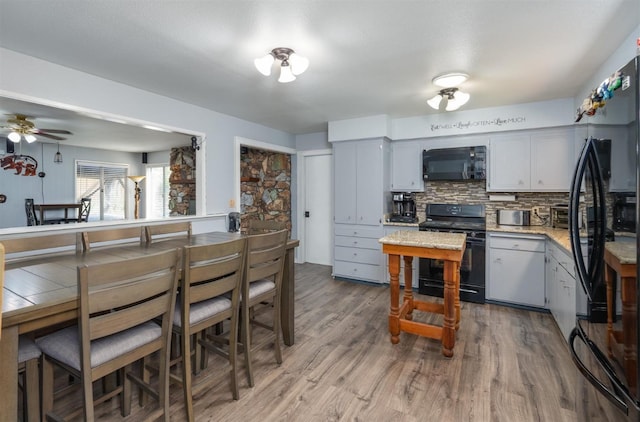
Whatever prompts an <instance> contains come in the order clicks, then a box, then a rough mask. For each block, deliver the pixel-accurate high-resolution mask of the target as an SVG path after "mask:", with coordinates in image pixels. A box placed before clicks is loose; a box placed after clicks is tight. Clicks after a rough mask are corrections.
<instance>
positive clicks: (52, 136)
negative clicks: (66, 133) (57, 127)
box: [36, 132, 67, 141]
mask: <svg viewBox="0 0 640 422" xmlns="http://www.w3.org/2000/svg"><path fill="white" fill-rule="evenodd" d="M36 134H37V135H38V136H44V137H45V138H49V139H54V140H56V141H64V140H65V139H67V138H63V137H61V136H56V135H50V134H48V133H42V132H36Z"/></svg>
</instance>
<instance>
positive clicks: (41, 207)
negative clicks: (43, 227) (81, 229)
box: [34, 203, 82, 224]
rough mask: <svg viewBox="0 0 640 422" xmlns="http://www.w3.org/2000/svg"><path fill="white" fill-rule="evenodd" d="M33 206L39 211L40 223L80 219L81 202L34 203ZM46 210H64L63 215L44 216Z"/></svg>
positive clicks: (68, 221)
mask: <svg viewBox="0 0 640 422" xmlns="http://www.w3.org/2000/svg"><path fill="white" fill-rule="evenodd" d="M34 208H35V209H36V210H37V211H38V212H39V213H40V224H52V223H71V222H77V221H78V220H79V219H80V208H82V204H81V203H70V204H35V205H34ZM69 210H71V217H69ZM46 211H60V212H62V211H64V217H59V216H58V217H56V218H50V219H46V218H45V215H46V214H45V212H46Z"/></svg>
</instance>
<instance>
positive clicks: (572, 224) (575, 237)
mask: <svg viewBox="0 0 640 422" xmlns="http://www.w3.org/2000/svg"><path fill="white" fill-rule="evenodd" d="M592 146H593V144H592V140H591V139H588V140H587V141H586V143H585V145H584V147H583V148H582V152H581V153H580V158H579V159H578V163H577V165H576V168H575V171H574V174H573V179H572V182H571V190H570V192H569V240H570V241H571V253H572V254H573V261H574V262H575V264H576V272H577V275H578V277H577V278H578V280H580V284H581V285H582V289H583V290H584V292H585V294H586V295H587V299H588V300H589V301H591V300H592V297H591V294H592V292H591V288H590V286H589V285H588V283H587V279H588V274H587V268H586V266H585V264H584V259H583V258H582V248H581V246H580V227H578V221H579V218H578V215H579V213H580V188H581V186H582V178H583V177H584V175H585V171H586V168H587V162H588V158H589V151H590V150H591V148H592Z"/></svg>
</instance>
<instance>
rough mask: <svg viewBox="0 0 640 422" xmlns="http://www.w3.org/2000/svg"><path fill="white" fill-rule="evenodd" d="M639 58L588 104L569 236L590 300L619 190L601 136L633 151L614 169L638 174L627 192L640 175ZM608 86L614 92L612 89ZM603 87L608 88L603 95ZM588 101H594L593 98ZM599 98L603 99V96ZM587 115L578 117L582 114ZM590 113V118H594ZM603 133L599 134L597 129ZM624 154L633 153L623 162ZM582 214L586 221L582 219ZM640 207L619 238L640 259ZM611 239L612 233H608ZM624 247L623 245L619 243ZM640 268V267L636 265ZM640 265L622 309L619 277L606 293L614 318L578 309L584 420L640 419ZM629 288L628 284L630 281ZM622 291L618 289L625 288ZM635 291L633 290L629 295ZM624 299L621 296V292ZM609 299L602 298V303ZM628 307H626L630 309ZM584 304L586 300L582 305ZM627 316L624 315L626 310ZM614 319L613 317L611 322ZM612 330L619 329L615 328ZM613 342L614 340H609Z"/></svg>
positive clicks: (576, 348) (573, 342) (595, 294)
mask: <svg viewBox="0 0 640 422" xmlns="http://www.w3.org/2000/svg"><path fill="white" fill-rule="evenodd" d="M638 64H639V57H635V58H634V59H633V60H632V61H630V62H629V63H628V64H627V65H625V66H623V67H622V68H621V69H619V70H618V71H616V72H614V73H613V74H612V75H611V77H610V78H607V80H605V81H603V83H602V85H601V86H599V87H597V88H596V89H594V95H593V96H592V97H593V98H591V99H588V100H589V101H591V100H593V101H594V104H592V105H590V106H589V107H587V108H586V109H584V110H582V111H583V112H585V111H586V114H587V115H588V116H591V117H587V127H588V129H587V133H588V134H589V135H592V136H588V137H587V139H586V140H585V143H584V147H583V149H582V153H581V156H580V158H579V160H578V162H577V165H576V168H575V172H574V177H573V182H572V187H571V193H570V197H569V201H570V204H569V213H570V220H569V221H570V228H569V231H570V237H571V248H572V254H573V259H574V261H575V262H574V263H575V268H576V289H582V290H583V292H584V295H578V294H577V295H576V296H577V297H581V296H582V297H583V298H584V299H583V300H585V301H587V302H588V303H592V302H594V303H598V301H599V300H601V299H602V295H603V292H604V294H605V298H606V294H607V293H606V292H607V288H606V283H605V278H604V271H605V262H604V256H605V249H607V248H610V247H611V246H612V245H607V244H606V243H605V241H606V240H607V239H606V238H607V237H608V236H607V235H608V234H610V233H611V228H612V224H611V223H612V221H611V220H612V218H611V215H612V209H613V207H614V202H615V201H614V199H613V198H614V195H613V194H612V193H611V192H610V189H609V185H608V180H607V178H606V176H607V175H606V171H603V169H606V168H607V166H606V165H604V166H603V164H604V163H601V160H602V159H603V157H602V154H599V153H598V152H599V151H598V150H599V148H598V144H599V142H600V141H601V139H607V140H611V144H612V145H613V146H614V147H618V146H619V145H620V144H616V142H618V143H623V144H624V145H625V147H624V148H626V149H625V150H624V151H626V152H627V153H626V154H622V155H620V154H618V156H617V157H618V158H617V160H618V161H619V162H616V161H615V160H612V162H611V163H610V164H611V169H612V170H614V169H615V166H616V165H622V164H626V165H627V167H628V168H629V174H630V175H631V176H630V177H631V178H632V180H630V182H629V184H628V192H625V194H626V195H627V196H628V197H633V198H635V197H637V193H638V186H639V181H640V167H639V163H640V143H639V140H638V134H639V133H640V89H639V84H638V82H639V80H638ZM607 88H609V91H608V92H605V91H606V90H607ZM603 93H604V94H603ZM585 101H587V100H585ZM589 101H587V102H589ZM596 101H597V103H596ZM580 116H581V115H579V118H578V120H580ZM589 119H591V121H589ZM593 135H596V136H593ZM621 160H630V161H629V162H627V163H622V161H621ZM579 216H581V217H584V218H582V221H583V225H582V227H580V226H579V225H578V222H579V221H580V219H579V218H578V217H579ZM639 216H640V209H639V208H638V204H637V201H636V202H635V218H634V221H633V223H634V224H633V226H632V227H633V229H628V232H627V233H620V235H617V236H616V237H615V241H616V242H622V241H626V242H630V244H629V245H626V247H630V248H631V249H628V248H627V250H629V251H630V253H631V254H632V256H633V257H634V258H635V261H636V262H637V261H638V250H639V249H640V238H639V237H638V227H637V224H635V222H637V221H638V217H639ZM609 240H610V239H609ZM619 246H622V245H619ZM636 267H637V266H636ZM638 275H639V274H638V271H637V269H636V272H635V283H633V285H634V286H635V287H636V288H635V289H634V290H635V292H636V293H635V295H627V296H625V298H626V302H625V303H626V305H624V306H622V307H620V308H616V306H615V303H616V299H615V298H616V296H617V295H616V293H615V292H616V290H617V291H620V290H621V286H620V284H621V283H619V282H616V281H614V282H613V283H611V284H610V286H611V288H612V290H611V292H612V293H611V294H612V296H610V297H613V298H614V299H613V300H609V302H608V304H607V301H606V299H605V302H604V303H605V307H606V309H608V308H612V311H611V314H610V315H611V317H609V316H608V312H609V311H607V310H606V309H605V312H606V313H607V316H608V318H605V319H604V320H603V318H591V317H589V315H584V314H580V313H577V315H576V326H575V328H574V329H573V331H572V332H571V334H570V336H569V349H570V351H571V355H572V358H573V361H574V363H575V364H576V367H577V369H578V370H577V371H576V374H577V375H576V383H575V391H576V397H577V399H576V411H577V412H578V420H585V421H587V420H612V421H613V420H615V421H635V422H638V421H640V394H639V391H638V390H639V388H640V384H639V381H640V371H639V368H640V367H639V366H638V364H637V352H638V349H639V348H638V340H639V339H640V335H638V328H639V327H640V308H639V307H638V304H640V301H639V300H638V293H640V289H638V288H637V280H638V279H639V278H640V277H638ZM627 287H628V286H627ZM619 294H620V293H618V295H619ZM630 296H631V297H630ZM618 301H619V299H618ZM600 303H602V302H600ZM625 306H626V308H625ZM577 307H578V308H580V304H578V305H577ZM621 316H624V318H623V317H621ZM607 319H608V320H609V321H607ZM611 333H615V335H614V334H611ZM612 336H613V337H615V338H616V339H617V340H618V341H619V342H620V343H621V344H622V347H623V349H624V357H623V358H621V357H620V355H619V354H617V353H614V352H613V351H612V346H611V344H610V342H611V341H612V340H611V337H612ZM608 342H609V343H608Z"/></svg>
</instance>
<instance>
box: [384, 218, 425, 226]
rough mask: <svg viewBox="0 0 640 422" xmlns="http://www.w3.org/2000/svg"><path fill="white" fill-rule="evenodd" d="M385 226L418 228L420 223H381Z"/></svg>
mask: <svg viewBox="0 0 640 422" xmlns="http://www.w3.org/2000/svg"><path fill="white" fill-rule="evenodd" d="M383 225H385V226H399V227H418V226H419V225H420V222H417V223H400V222H396V221H386V220H385V222H384V223H383Z"/></svg>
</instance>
